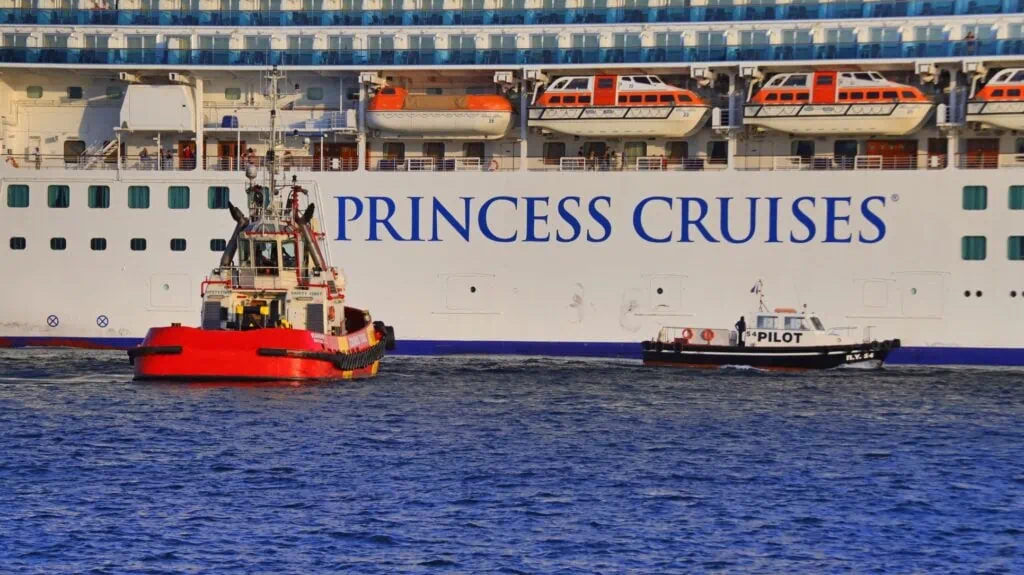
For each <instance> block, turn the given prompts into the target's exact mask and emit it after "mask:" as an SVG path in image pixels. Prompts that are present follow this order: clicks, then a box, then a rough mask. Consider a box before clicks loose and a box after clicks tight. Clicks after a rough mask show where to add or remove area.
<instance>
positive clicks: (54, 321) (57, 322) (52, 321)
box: [46, 315, 60, 327]
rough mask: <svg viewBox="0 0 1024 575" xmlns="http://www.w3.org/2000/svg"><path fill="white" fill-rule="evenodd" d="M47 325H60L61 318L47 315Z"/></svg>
mask: <svg viewBox="0 0 1024 575" xmlns="http://www.w3.org/2000/svg"><path fill="white" fill-rule="evenodd" d="M46 325H48V326H50V327H57V326H58V325H60V318H59V317H57V316H55V315H50V316H47V318H46Z"/></svg>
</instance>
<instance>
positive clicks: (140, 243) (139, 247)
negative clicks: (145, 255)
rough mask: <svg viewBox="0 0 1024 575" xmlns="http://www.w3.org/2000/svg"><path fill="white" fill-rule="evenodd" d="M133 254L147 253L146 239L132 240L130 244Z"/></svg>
mask: <svg viewBox="0 0 1024 575" xmlns="http://www.w3.org/2000/svg"><path fill="white" fill-rule="evenodd" d="M128 245H129V246H130V247H131V249H132V251H133V252H144V251H146V238H132V239H131V241H130V242H129V243H128Z"/></svg>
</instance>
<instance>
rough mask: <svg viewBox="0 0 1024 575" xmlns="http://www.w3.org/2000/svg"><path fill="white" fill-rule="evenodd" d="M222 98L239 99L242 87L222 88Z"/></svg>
mask: <svg viewBox="0 0 1024 575" xmlns="http://www.w3.org/2000/svg"><path fill="white" fill-rule="evenodd" d="M224 99H225V100H241V99H242V89H241V88H224Z"/></svg>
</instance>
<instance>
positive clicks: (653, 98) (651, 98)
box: [644, 94, 658, 104]
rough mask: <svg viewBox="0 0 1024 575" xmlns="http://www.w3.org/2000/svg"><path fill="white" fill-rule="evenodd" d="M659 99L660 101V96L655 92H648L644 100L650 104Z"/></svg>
mask: <svg viewBox="0 0 1024 575" xmlns="http://www.w3.org/2000/svg"><path fill="white" fill-rule="evenodd" d="M657 101H658V96H657V95H655V94H648V95H646V96H644V102H646V103H648V104H652V103H657Z"/></svg>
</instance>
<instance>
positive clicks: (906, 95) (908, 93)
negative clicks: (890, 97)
mask: <svg viewBox="0 0 1024 575" xmlns="http://www.w3.org/2000/svg"><path fill="white" fill-rule="evenodd" d="M903 97H904V98H916V97H917V96H915V95H914V93H913V92H911V91H910V90H903Z"/></svg>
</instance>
